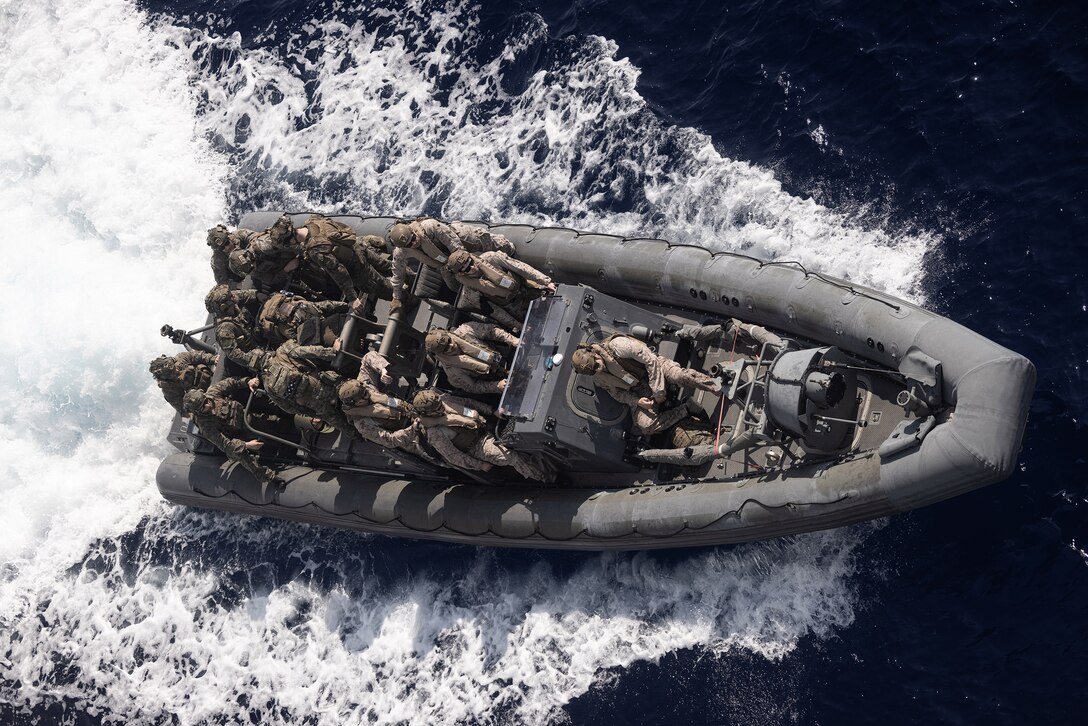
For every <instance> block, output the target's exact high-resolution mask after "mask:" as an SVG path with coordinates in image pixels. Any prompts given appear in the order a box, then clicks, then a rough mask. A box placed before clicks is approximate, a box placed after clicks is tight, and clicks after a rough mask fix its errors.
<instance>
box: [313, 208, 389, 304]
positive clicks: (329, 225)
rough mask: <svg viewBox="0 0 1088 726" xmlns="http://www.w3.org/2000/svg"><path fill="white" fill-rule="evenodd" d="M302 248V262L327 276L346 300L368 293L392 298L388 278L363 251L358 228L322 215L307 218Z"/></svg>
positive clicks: (363, 296) (363, 297)
mask: <svg viewBox="0 0 1088 726" xmlns="http://www.w3.org/2000/svg"><path fill="white" fill-rule="evenodd" d="M304 229H305V230H306V232H305V234H304V235H302V241H301V242H300V243H299V248H300V250H301V252H302V259H303V263H304V264H305V265H307V266H308V267H309V268H310V269H311V270H313V271H320V272H322V273H323V274H324V275H326V276H327V277H328V278H329V279H330V280H332V282H333V283H334V284H335V285H336V287H337V288H338V289H339V290H340V294H341V296H342V299H344V300H349V301H350V300H355V299H363V300H365V299H366V298H367V296H368V295H374V296H377V297H383V298H385V299H387V300H389V299H392V287H391V284H390V282H389V279H388V278H386V277H384V276H382V274H381V273H380V272H379V271H378V270H376V269H374V267H373V266H371V265H370V263H369V262H368V261H367V258H366V254H365V252H360V251H359V250H358V249H357V248H358V247H359V240H358V238H357V236H356V234H355V230H354V229H352V228H351V227H350V226H348V225H346V224H344V223H343V222H337V221H336V220H334V219H329V218H328V217H324V216H322V215H320V214H314V215H311V216H310V218H309V219H307V220H306V225H305V227H304Z"/></svg>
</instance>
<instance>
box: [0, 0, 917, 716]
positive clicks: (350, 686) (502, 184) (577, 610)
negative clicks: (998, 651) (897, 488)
mask: <svg viewBox="0 0 1088 726" xmlns="http://www.w3.org/2000/svg"><path fill="white" fill-rule="evenodd" d="M435 7H436V6H435V4H432V3H428V4H427V5H426V10H425V9H424V5H423V4H422V3H420V2H409V3H407V5H398V6H390V7H383V6H373V5H368V6H367V9H360V10H349V9H344V8H340V9H338V10H336V11H334V12H335V15H328V16H322V17H314V18H312V19H311V20H310V21H309V22H306V23H299V24H297V25H295V26H294V28H293V29H279V28H273V29H271V30H269V31H268V32H267V33H265V34H264V35H262V36H260V37H258V38H255V39H251V38H247V39H246V42H245V43H244V44H243V43H242V42H241V41H240V39H239V38H238V37H236V36H231V35H224V34H223V33H221V32H217V31H216V28H217V27H220V23H219V22H218V21H217V20H216V19H215V18H214V17H211V16H207V17H204V16H201V17H195V18H194V17H190V18H186V19H184V21H181V20H177V19H173V18H170V17H152V16H148V15H147V14H145V13H143V12H142V11H140V10H138V9H136V8H135V7H134V6H132V5H131V4H130V3H128V2H124V1H122V0H92V1H91V2H74V0H43V2H40V3H19V4H13V3H7V4H3V3H0V28H2V29H3V30H4V32H3V33H0V53H2V54H3V56H4V57H5V58H6V59H8V63H7V65H5V66H4V67H3V68H0V99H2V100H0V132H2V135H3V137H4V138H5V139H6V140H8V141H7V143H6V144H4V145H3V146H0V203H2V204H3V207H4V208H5V210H7V211H8V215H9V219H11V220H19V222H20V223H22V224H27V225H31V226H32V229H33V235H32V237H33V239H32V240H31V239H30V238H29V236H28V238H27V239H26V240H25V243H20V244H7V245H4V246H3V247H2V248H0V249H2V251H0V270H3V272H2V273H0V274H2V275H3V279H4V284H5V289H6V290H7V291H8V292H9V304H8V305H6V306H4V309H3V312H0V323H2V325H3V329H4V330H5V332H6V333H7V338H6V342H7V346H8V348H7V350H6V355H5V356H4V357H3V359H2V360H0V462H3V464H2V466H3V472H2V473H3V476H0V495H2V496H3V497H4V500H5V501H6V502H9V503H10V504H9V505H6V506H5V507H4V509H3V510H2V511H0V527H2V528H3V531H4V534H5V536H4V538H3V539H2V541H0V555H2V556H0V561H2V562H3V563H4V564H3V566H2V569H0V715H2V716H4V718H0V720H11V718H13V717H14V716H15V715H17V714H20V713H23V714H29V716H28V717H29V718H31V719H33V718H35V717H37V718H44V717H45V716H47V715H48V716H57V715H58V714H59V713H61V712H64V713H67V712H69V711H77V712H79V713H86V714H90V715H92V716H93V715H102V714H113V715H115V716H116V717H118V718H121V719H122V720H125V721H127V722H130V723H139V722H157V721H161V720H164V719H166V718H169V717H170V715H171V714H174V715H176V716H177V717H178V719H179V720H180V721H181V722H182V723H193V722H201V721H205V720H232V719H237V720H242V719H245V718H249V717H251V716H252V717H258V718H261V717H263V718H265V719H266V720H267V719H284V718H287V717H292V716H297V717H302V716H306V715H309V714H314V715H317V718H319V719H321V720H328V721H329V722H358V721H364V720H368V719H373V720H376V721H377V722H379V723H386V722H398V721H423V720H428V721H431V722H434V723H455V722H459V721H464V720H481V719H482V720H505V719H509V720H512V721H519V722H523V721H529V722H540V721H548V720H555V719H557V718H561V710H562V708H563V706H564V705H565V704H567V703H569V702H570V701H571V699H573V698H575V697H577V696H578V695H580V694H583V693H585V692H586V691H587V690H588V689H589V688H590V687H591V686H592V685H593V684H600V683H601V682H602V681H604V680H607V679H608V678H609V677H610V676H609V675H608V674H609V673H614V672H615V670H614V669H622V668H624V667H625V666H627V665H629V664H631V663H633V662H635V661H639V660H647V659H649V660H653V659H656V658H659V657H661V656H662V655H664V654H667V653H670V652H674V651H676V650H678V649H682V648H696V649H700V650H701V651H705V652H707V653H711V654H714V657H721V658H728V657H729V653H730V652H733V651H734V649H738V648H740V649H745V650H747V651H750V652H754V653H758V654H761V655H763V656H765V657H767V658H769V659H779V658H782V657H784V656H786V655H787V654H789V653H790V652H791V651H792V650H793V649H794V648H796V646H797V644H798V643H799V642H800V641H801V640H802V639H804V638H806V637H815V638H824V637H827V636H828V635H829V634H831V633H833V632H834V631H835V630H836V629H840V628H843V627H846V626H848V625H849V624H850V623H851V622H852V619H853V613H854V610H855V608H856V606H857V600H858V596H857V595H856V594H855V593H854V592H853V591H852V590H851V587H850V578H851V575H852V573H853V572H854V568H855V566H856V565H855V558H856V557H857V554H858V552H859V551H860V545H861V544H862V543H863V542H864V540H865V538H866V536H867V535H868V532H869V531H870V528H869V526H865V527H856V528H851V529H849V530H844V531H836V532H831V533H823V534H819V535H812V536H805V537H799V538H796V539H790V540H785V541H780V542H774V543H765V544H757V545H751V546H744V547H737V548H734V549H729V550H711V551H702V552H696V553H693V554H687V555H683V554H681V555H670V556H669V557H661V556H656V555H648V554H636V555H632V554H622V555H584V556H581V555H580V556H574V555H569V554H568V555H560V554H547V553H525V552H495V551H485V550H475V549H471V548H463V547H448V546H444V547H436V546H434V545H427V544H421V543H413V542H395V541H390V540H386V539H383V538H379V537H359V536H355V535H349V534H346V533H341V532H336V531H328V530H319V529H315V528H310V527H306V526H302V525H294V524H290V523H284V522H273V521H266V520H249V519H246V520H239V519H235V518H231V517H229V516H227V515H222V514H212V513H203V512H197V511H188V510H179V509H171V508H168V507H166V506H165V505H163V504H162V503H161V502H160V501H159V499H158V495H157V492H156V491H155V488H154V484H153V480H154V470H155V467H156V464H157V461H158V460H159V459H160V458H161V457H162V456H163V455H164V454H165V453H166V450H167V446H166V444H165V443H164V442H163V441H162V434H163V431H164V430H165V427H166V424H167V419H168V417H169V415H170V414H169V407H168V406H167V405H166V404H165V402H163V401H162V400H161V397H160V396H159V394H158V392H157V390H156V389H155V388H154V387H153V386H152V385H151V381H150V377H149V376H148V375H147V372H146V365H147V361H148V360H150V359H151V358H153V357H154V356H155V355H157V354H158V353H159V352H161V351H163V350H165V349H166V344H165V341H163V339H161V338H160V337H158V335H157V331H158V327H159V326H160V325H161V324H162V323H163V322H167V321H169V322H171V323H174V324H176V325H179V326H182V327H184V326H186V324H189V325H192V324H193V323H194V322H195V321H200V320H202V319H203V308H202V306H201V298H202V295H203V293H204V292H205V291H206V289H207V288H208V287H209V286H210V284H211V276H210V275H209V274H208V265H207V257H206V252H207V248H206V247H205V246H204V243H203V230H204V229H205V228H207V227H208V226H211V225H212V224H213V223H214V222H215V221H218V220H220V219H223V218H225V217H232V218H234V219H236V218H237V216H238V215H239V214H240V213H241V212H243V211H246V210H249V209H251V208H254V207H276V206H284V207H292V208H296V209H303V208H319V209H323V210H327V211H340V210H351V211H356V212H383V213H390V212H392V213H414V212H417V211H426V212H430V213H433V214H441V215H444V216H449V217H479V218H488V219H494V220H498V219H507V220H511V221H521V222H539V223H548V224H566V225H570V226H574V227H580V228H592V229H599V230H605V231H611V232H615V233H620V234H639V235H661V236H665V237H668V238H670V239H673V240H676V241H682V242H693V243H699V244H703V245H706V246H710V247H713V248H716V249H728V250H739V251H750V252H752V253H753V254H759V255H763V256H768V257H777V258H782V259H796V260H799V261H801V262H802V263H803V264H805V265H806V266H807V267H809V268H810V269H816V270H820V271H824V272H830V273H832V274H838V275H841V274H843V271H844V270H845V271H847V272H849V274H850V276H851V278H852V279H854V280H856V281H858V282H860V283H863V284H868V285H872V286H874V287H877V288H880V289H884V290H887V291H889V292H892V293H894V294H900V295H902V294H910V293H911V292H912V291H913V292H914V294H915V297H917V295H918V288H919V283H920V272H919V270H920V268H921V263H922V262H923V258H924V255H925V254H926V252H927V250H928V249H930V248H931V246H932V243H933V241H932V240H930V239H928V238H926V237H924V236H922V237H919V236H905V235H898V234H896V233H895V232H894V231H893V230H888V229H880V228H873V227H872V226H871V225H866V224H863V223H862V222H861V221H859V218H858V217H856V216H854V215H852V214H851V213H850V212H849V211H844V210H828V209H826V208H822V207H820V206H819V205H817V204H815V203H814V202H812V201H810V200H806V199H801V198H798V197H795V196H791V195H789V194H787V193H786V192H784V191H783V189H782V186H781V184H780V183H779V182H778V181H777V180H776V179H775V177H774V176H773V174H772V173H771V172H769V171H767V170H765V169H760V168H758V167H756V166H753V165H750V164H747V163H744V162H740V161H734V160H730V159H727V158H724V157H722V156H721V155H720V154H719V153H718V152H717V151H716V150H715V149H714V146H713V144H712V141H711V139H709V138H708V137H706V136H704V135H701V134H700V133H698V132H696V131H693V130H690V129H682V128H676V127H670V126H668V125H667V124H665V123H663V122H662V121H660V120H659V119H657V118H656V117H655V116H654V115H653V114H652V113H651V112H650V111H649V110H648V108H647V106H646V104H645V102H644V101H643V99H642V98H641V97H640V96H639V94H638V91H637V87H636V86H637V80H638V69H637V68H635V67H634V66H632V65H631V64H630V63H629V62H628V61H626V60H624V59H617V57H616V56H617V49H616V46H615V45H614V44H613V43H612V42H611V41H609V40H607V39H602V38H592V37H591V38H570V37H568V38H563V39H559V40H556V39H552V38H550V37H549V36H548V33H547V28H546V27H545V26H544V24H543V23H542V22H541V21H540V19H539V18H536V17H535V16H531V15H529V16H524V17H522V18H519V19H518V20H517V22H516V23H515V27H514V29H513V30H512V31H511V35H510V36H509V37H506V38H502V39H500V40H501V42H498V43H497V44H496V43H495V42H494V41H495V39H494V38H489V37H484V34H483V33H482V31H481V29H480V22H479V20H478V18H477V15H476V10H475V9H474V8H473V7H472V6H471V5H464V4H460V3H457V2H449V3H448V4H441V3H439V4H437V10H435ZM205 26H206V27H205ZM42 38H49V39H50V41H49V42H47V43H43V42H41V39H42ZM492 46H495V47H492ZM16 302H17V304H16ZM610 669H613V670H610ZM723 689H727V684H723ZM318 714H320V715H318Z"/></svg>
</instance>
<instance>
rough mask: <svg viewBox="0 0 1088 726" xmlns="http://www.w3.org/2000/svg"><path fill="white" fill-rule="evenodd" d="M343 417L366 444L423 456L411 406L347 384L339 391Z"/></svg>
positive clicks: (364, 386)
mask: <svg viewBox="0 0 1088 726" xmlns="http://www.w3.org/2000/svg"><path fill="white" fill-rule="evenodd" d="M337 392H338V394H339V396H340V401H341V402H342V403H343V404H344V415H345V416H346V417H347V419H348V420H349V421H351V423H352V425H354V426H355V430H356V431H358V432H359V435H360V436H362V437H363V438H364V439H366V440H367V441H370V442H372V443H375V444H378V445H379V446H384V447H386V448H390V449H403V450H405V451H408V452H410V453H412V454H416V455H417V456H425V455H424V452H423V451H422V450H421V449H420V448H419V446H418V436H417V434H416V432H415V431H414V429H413V428H412V422H413V420H414V419H413V417H412V413H411V406H409V405H408V403H407V402H405V401H402V400H401V399H399V398H397V397H395V396H389V395H386V394H383V393H381V392H380V391H378V389H377V388H373V387H370V386H368V385H367V384H365V383H362V382H360V381H348V382H347V383H344V384H342V385H341V386H340V388H339V389H338V391H337Z"/></svg>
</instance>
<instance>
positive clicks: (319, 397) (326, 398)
mask: <svg viewBox="0 0 1088 726" xmlns="http://www.w3.org/2000/svg"><path fill="white" fill-rule="evenodd" d="M336 355H337V353H336V351H335V350H333V349H332V348H327V347H325V346H323V345H299V344H298V343H297V342H295V341H294V340H288V341H286V342H285V343H284V344H283V345H281V346H280V347H279V348H277V349H276V351H275V352H274V353H272V352H269V351H267V350H264V349H260V348H258V349H255V350H252V351H250V352H248V353H245V354H243V359H244V361H245V362H244V365H246V367H248V368H250V369H251V370H255V371H257V372H258V378H254V379H251V380H250V384H251V385H252V386H256V385H257V383H258V381H259V383H260V384H261V385H262V386H263V387H264V390H265V392H266V393H267V394H268V396H269V397H270V398H271V399H272V400H273V401H274V402H275V404H276V405H277V406H279V407H280V408H281V409H283V410H284V411H286V412H287V413H291V414H296V415H299V416H316V417H318V418H320V419H321V420H322V421H324V422H326V423H328V424H331V425H332V426H333V427H334V428H336V429H339V430H340V431H344V432H347V433H349V434H352V433H354V431H355V429H354V427H352V425H351V424H350V423H348V420H347V419H346V418H345V417H344V414H343V413H342V412H341V411H340V399H339V397H338V396H337V389H338V388H339V387H340V386H341V385H342V384H343V383H344V377H343V376H341V375H340V374H339V373H336V372H335V371H332V370H329V367H330V366H331V364H332V362H333V360H334V359H335V358H336Z"/></svg>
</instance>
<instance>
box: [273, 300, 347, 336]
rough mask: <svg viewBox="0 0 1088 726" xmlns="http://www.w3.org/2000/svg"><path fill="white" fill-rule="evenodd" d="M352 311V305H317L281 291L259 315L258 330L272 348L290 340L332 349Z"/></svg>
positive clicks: (325, 303) (326, 302)
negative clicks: (344, 320) (347, 315)
mask: <svg viewBox="0 0 1088 726" xmlns="http://www.w3.org/2000/svg"><path fill="white" fill-rule="evenodd" d="M350 309H351V303H347V302H341V301H338V300H322V301H318V302H313V301H310V300H307V299H306V298H304V297H302V296H301V295H294V294H292V293H289V292H277V293H274V294H273V295H271V296H270V297H269V298H268V300H266V301H265V302H264V305H262V306H261V310H260V312H259V313H257V329H258V330H259V331H260V332H261V335H262V336H263V338H264V340H265V341H266V342H267V344H268V345H267V347H269V348H278V347H279V346H280V345H282V344H283V343H284V342H285V341H288V340H295V341H298V342H299V343H301V344H302V345H327V346H332V344H333V343H334V342H335V341H336V337H337V335H339V333H340V328H342V327H343V318H344V316H345V315H346V314H347V313H348V311H349V310H350Z"/></svg>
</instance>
